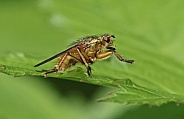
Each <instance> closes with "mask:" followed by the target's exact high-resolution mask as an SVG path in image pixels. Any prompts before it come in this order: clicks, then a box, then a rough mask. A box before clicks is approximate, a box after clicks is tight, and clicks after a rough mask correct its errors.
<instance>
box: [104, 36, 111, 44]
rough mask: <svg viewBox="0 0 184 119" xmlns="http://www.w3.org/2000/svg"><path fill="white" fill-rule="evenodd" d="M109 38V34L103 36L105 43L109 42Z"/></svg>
mask: <svg viewBox="0 0 184 119" xmlns="http://www.w3.org/2000/svg"><path fill="white" fill-rule="evenodd" d="M110 38H111V36H109V35H107V36H104V41H106V42H107V43H109V42H110Z"/></svg>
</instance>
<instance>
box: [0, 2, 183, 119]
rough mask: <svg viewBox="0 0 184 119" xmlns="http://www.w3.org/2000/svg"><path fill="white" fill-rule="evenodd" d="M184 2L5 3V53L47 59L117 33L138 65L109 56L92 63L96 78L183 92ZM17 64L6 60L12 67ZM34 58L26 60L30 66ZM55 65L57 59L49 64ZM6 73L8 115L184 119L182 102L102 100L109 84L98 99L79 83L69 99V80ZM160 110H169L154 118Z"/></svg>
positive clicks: (122, 49) (121, 48)
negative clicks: (93, 37) (77, 43)
mask: <svg viewBox="0 0 184 119" xmlns="http://www.w3.org/2000/svg"><path fill="white" fill-rule="evenodd" d="M183 5H184V1H182V0H176V1H171V0H162V1H159V0H155V1H146V0H138V1H120V0H117V1H112V0H107V1H102V0H99V1H96V0H95V1H90V0H87V1H81V0H78V1H71V0H67V1H60V0H38V1H23V0H21V1H16V0H1V1H0V26H1V27H0V36H1V38H0V41H1V47H0V54H1V55H4V54H5V55H6V54H7V53H10V54H11V53H12V52H13V53H14V52H18V53H19V52H20V53H21V54H28V55H29V56H31V57H33V58H35V59H38V60H37V61H39V60H41V59H43V58H47V57H48V56H51V55H53V54H56V53H58V52H59V51H62V50H64V49H66V48H67V45H68V44H69V43H71V42H72V41H73V40H75V38H80V37H82V36H86V35H88V34H103V33H112V34H115V35H116V37H117V38H116V40H115V44H116V46H117V51H118V52H119V53H120V54H122V55H123V56H125V57H126V58H130V59H135V60H136V62H135V64H133V65H127V64H121V63H120V62H119V61H118V60H116V59H115V58H114V57H113V58H112V59H110V60H109V61H104V62H97V63H95V64H94V65H92V68H93V74H94V75H98V76H99V75H100V76H105V77H108V76H112V77H113V78H115V79H121V78H123V79H126V78H130V79H131V80H132V81H133V82H135V83H136V84H139V85H141V86H144V87H146V88H149V89H154V90H162V91H165V92H167V93H172V94H177V95H183V91H184V87H183V85H184V81H183V78H184V74H183V69H184V66H183V65H184V63H183V59H184V55H183V50H184V49H183V43H184V41H183V38H184V34H183V31H184V28H183V26H184V25H183V24H184V22H183V21H184V16H183V13H184V7H183ZM12 62H14V61H10V62H9V63H7V62H6V64H5V65H8V64H12ZM1 63H2V60H1ZM24 63H25V61H22V64H24ZM32 63H36V61H35V60H34V61H33V62H32ZM32 63H30V64H29V63H26V65H27V66H28V67H30V66H31V64H32ZM19 66H21V64H19ZM51 66H53V63H52V62H51V63H50V64H48V65H46V66H43V67H42V68H44V67H45V68H47V67H51ZM104 70H105V71H104ZM0 76H1V78H0V79H1V80H0V118H6V119H12V118H14V119H16V118H18V119H20V118H39V119H40V118H44V119H46V118H55V119H57V118H62V117H65V118H80V119H81V118H99V119H102V118H104V119H107V118H109V119H115V118H131V119H132V118H137V117H138V116H136V117H133V115H139V118H150V117H152V118H153V117H154V116H157V118H158V119H159V118H164V117H168V118H171V117H177V118H178V119H180V118H183V115H182V113H180V112H182V111H183V105H180V106H179V107H177V106H176V104H168V105H164V106H161V107H152V108H148V107H147V106H143V107H137V106H122V105H116V104H108V103H100V104H99V103H96V102H92V101H91V100H93V101H94V100H95V99H96V98H97V97H98V98H99V97H101V95H103V94H104V92H103V91H105V92H107V90H109V89H103V88H100V89H98V88H97V91H94V93H92V96H91V98H92V99H91V100H90V101H86V100H85V99H86V98H85V96H83V94H81V93H82V90H80V91H79V92H78V93H76V89H75V88H74V90H73V93H71V96H69V97H67V96H64V95H63V94H60V93H59V92H60V91H61V90H64V91H65V90H66V89H64V88H62V89H59V88H57V87H59V86H60V85H59V84H57V82H59V81H60V80H62V79H60V80H55V79H53V78H51V79H50V78H48V79H45V80H43V78H35V77H22V78H12V77H10V76H6V75H4V74H0ZM120 77H121V78H120ZM49 80H54V81H55V82H56V83H53V82H52V81H49ZM61 83H62V82H61ZM52 84H55V85H52ZM75 85H79V87H80V85H82V84H81V83H79V84H75V83H74V84H73V83H71V84H69V85H68V86H69V87H73V86H75ZM86 85H87V84H86ZM83 86H84V84H83ZM88 86H89V85H88ZM84 87H85V86H84ZM84 87H83V88H84ZM81 88H82V86H81ZM93 88H96V87H93V86H92V87H91V89H93ZM77 89H78V88H77ZM84 90H90V88H84ZM111 90H112V89H111ZM71 92H72V91H71ZM90 93H91V92H90ZM85 94H87V93H85ZM88 95H89V94H88ZM87 99H89V98H87ZM153 112H162V113H157V114H159V115H151V114H150V113H153ZM164 112H167V114H166V113H164ZM149 114H150V115H149Z"/></svg>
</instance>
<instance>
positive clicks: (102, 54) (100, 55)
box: [96, 50, 113, 60]
mask: <svg viewBox="0 0 184 119" xmlns="http://www.w3.org/2000/svg"><path fill="white" fill-rule="evenodd" d="M112 54H113V51H111V50H108V51H100V52H97V54H96V58H97V60H104V59H107V58H109V57H110V56H111V55H112Z"/></svg>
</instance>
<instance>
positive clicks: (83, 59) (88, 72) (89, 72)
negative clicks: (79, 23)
mask: <svg viewBox="0 0 184 119" xmlns="http://www.w3.org/2000/svg"><path fill="white" fill-rule="evenodd" d="M77 51H78V53H79V55H80V57H81V59H82V61H83V63H84V64H85V66H86V69H87V74H88V76H91V67H90V66H89V64H88V63H87V61H86V59H85V57H84V56H83V54H82V53H81V51H80V49H79V48H77Z"/></svg>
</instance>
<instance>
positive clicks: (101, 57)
mask: <svg viewBox="0 0 184 119" xmlns="http://www.w3.org/2000/svg"><path fill="white" fill-rule="evenodd" d="M112 54H114V55H115V56H116V57H117V58H118V59H119V60H120V61H122V62H127V63H133V62H134V60H126V59H123V58H122V57H121V55H120V54H118V53H117V52H116V51H114V50H108V51H103V52H98V53H97V54H96V57H97V60H104V59H107V58H109V57H110V56H111V55H112Z"/></svg>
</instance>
